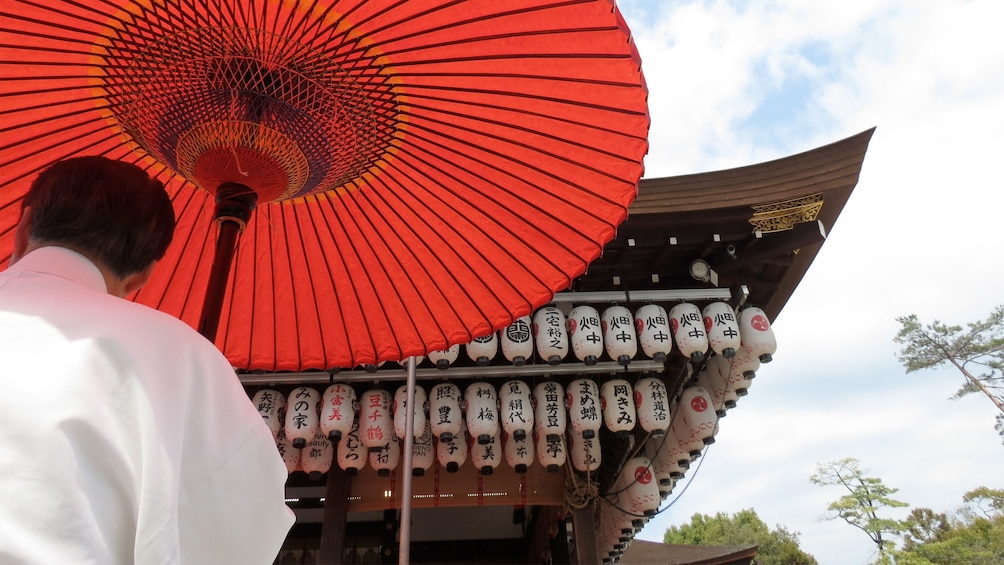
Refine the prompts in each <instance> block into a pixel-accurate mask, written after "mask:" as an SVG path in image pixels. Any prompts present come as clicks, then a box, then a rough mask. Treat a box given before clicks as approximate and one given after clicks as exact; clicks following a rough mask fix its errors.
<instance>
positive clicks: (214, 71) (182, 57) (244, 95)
mask: <svg viewBox="0 0 1004 565" xmlns="http://www.w3.org/2000/svg"><path fill="white" fill-rule="evenodd" d="M164 12H165V9H164V7H163V6H161V5H159V4H158V3H152V5H151V6H149V7H144V8H141V11H140V12H139V13H137V14H132V15H131V17H132V18H133V21H131V22H120V21H119V20H115V24H114V25H113V26H112V27H111V28H109V29H108V30H107V34H106V40H107V43H108V44H107V45H106V46H104V49H103V50H102V53H101V56H102V57H103V58H104V59H105V61H104V64H102V65H99V66H98V67H97V69H98V70H97V71H95V72H96V73H100V76H98V77H97V78H98V81H99V83H100V84H101V86H102V87H103V91H104V93H105V97H104V101H103V102H106V103H107V106H108V109H109V111H110V112H111V115H112V117H113V118H114V119H115V120H117V121H118V122H119V123H120V125H121V126H122V129H123V130H124V131H125V132H126V133H127V134H128V135H129V136H130V137H131V138H132V140H133V141H134V142H136V143H137V144H139V145H140V146H141V147H142V148H143V149H145V150H146V151H147V152H148V153H150V154H151V155H152V156H154V157H155V158H157V159H158V160H160V161H161V162H163V163H166V164H168V165H169V166H170V167H171V168H172V169H174V171H175V172H176V173H178V174H180V175H181V176H183V177H184V178H186V179H187V180H189V181H191V182H193V183H195V184H196V185H198V186H200V187H202V188H204V189H206V190H208V191H210V192H213V193H215V192H216V191H217V188H218V187H219V186H220V185H221V184H223V183H227V182H236V183H240V184H243V185H246V186H248V187H250V188H252V189H253V190H254V191H255V192H256V193H257V194H258V196H259V201H260V202H272V201H278V200H285V199H289V198H296V197H300V196H306V195H310V194H316V193H319V192H324V191H331V190H339V189H341V190H346V189H350V188H351V187H353V186H354V184H353V181H354V180H355V179H357V178H358V177H360V176H362V175H363V174H365V173H366V172H368V171H371V170H373V169H374V167H377V166H378V165H379V163H380V162H381V161H383V160H387V159H389V158H390V155H391V149H392V142H393V141H394V139H395V133H396V132H397V131H398V130H399V129H400V128H399V111H398V110H399V109H398V104H397V100H396V97H397V94H396V92H395V91H394V89H393V86H392V84H393V81H391V80H388V77H387V76H384V74H383V70H382V67H380V66H379V65H375V64H373V63H374V58H373V56H367V55H366V53H367V52H368V51H369V50H366V49H357V50H352V51H349V52H347V53H337V54H336V53H333V52H330V51H325V47H324V45H325V44H320V43H318V41H319V39H318V38H317V37H310V36H307V35H305V32H304V31H303V30H299V31H298V30H290V32H291V33H290V34H289V37H280V36H279V35H276V34H274V33H270V32H268V31H265V30H262V29H253V28H250V27H236V26H224V25H215V26H213V25H209V24H208V23H207V24H206V25H205V27H194V28H193V27H190V26H191V25H192V22H190V21H184V20H183V19H180V18H177V17H175V16H171V17H168V16H167V14H166V13H164ZM140 20H142V22H140ZM140 24H142V25H140ZM182 24H184V25H185V27H179V26H181V25H182ZM151 30H158V31H157V33H152V31H151ZM315 33H316V30H315Z"/></svg>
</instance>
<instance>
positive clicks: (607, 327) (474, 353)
mask: <svg viewBox="0 0 1004 565" xmlns="http://www.w3.org/2000/svg"><path fill="white" fill-rule="evenodd" d="M674 344H675V350H676V351H677V352H679V353H680V354H681V355H683V356H684V357H687V358H689V359H692V360H694V361H697V362H700V361H701V360H702V359H703V357H704V355H705V354H706V353H707V352H708V351H709V350H710V351H712V352H714V353H715V354H718V355H723V356H725V357H731V354H732V352H734V351H736V350H738V349H739V348H740V347H747V348H749V349H751V350H755V351H756V354H757V355H758V356H761V355H762V356H766V357H767V358H769V356H770V355H772V354H773V353H774V349H776V347H777V343H776V341H775V339H774V334H773V331H772V330H771V327H770V323H769V321H768V320H767V316H766V314H765V313H764V312H763V310H761V309H760V308H757V307H755V306H747V307H745V308H742V309H741V310H740V311H739V312H738V313H736V311H735V310H734V309H733V308H732V306H731V305H729V304H728V303H726V302H712V303H709V304H708V305H707V306H705V307H704V308H703V309H701V308H698V306H697V305H695V304H692V303H689V302H683V303H679V304H676V305H675V306H673V307H671V308H670V309H669V311H667V310H666V309H665V308H664V307H663V306H661V305H659V304H646V305H644V306H641V307H640V308H638V309H637V310H636V311H635V312H634V313H632V312H631V311H630V310H629V309H628V308H627V307H626V306H621V305H612V306H608V307H606V308H604V309H603V311H602V313H601V312H600V311H598V310H597V309H596V308H594V307H593V306H590V305H588V304H581V305H578V306H575V307H574V308H572V309H571V311H569V312H568V315H567V316H566V315H565V313H564V312H563V311H562V310H561V309H560V308H558V307H556V306H545V307H543V308H540V309H539V310H537V311H536V312H534V314H533V316H529V315H528V316H523V317H521V318H518V319H516V320H515V321H514V322H513V323H512V324H510V325H509V326H507V327H505V328H503V329H501V330H499V331H498V332H493V333H491V334H489V335H487V336H483V337H480V338H476V339H474V340H473V341H471V342H470V343H467V344H465V345H463V346H461V345H454V346H452V347H450V348H448V349H445V350H441V351H433V352H431V353H430V354H429V356H428V359H429V361H430V362H431V363H432V364H433V365H435V366H436V367H439V368H440V369H446V368H448V367H450V366H451V365H452V364H453V363H455V362H456V361H457V359H458V358H459V357H460V351H461V347H463V349H464V351H465V352H466V355H467V357H468V358H469V359H470V360H471V361H473V362H475V363H476V364H477V365H488V364H490V363H491V362H492V361H493V360H495V359H496V358H497V357H498V355H499V353H500V352H501V354H502V356H503V357H504V358H505V359H506V360H507V361H509V362H510V363H512V364H513V365H517V366H519V365H523V364H525V363H526V362H527V361H528V360H529V359H531V358H532V357H533V354H534V351H535V350H536V352H537V355H538V356H539V358H540V359H542V360H543V361H544V362H546V363H548V364H551V365H557V364H560V363H561V362H562V361H564V360H565V359H567V358H568V355H569V352H571V354H572V356H573V357H574V358H575V359H576V360H578V361H581V362H583V363H585V364H586V365H593V364H595V363H596V362H597V361H598V360H599V359H600V358H601V357H602V356H603V355H604V354H606V356H607V357H608V358H610V359H611V360H614V361H617V362H618V363H620V364H622V365H627V364H628V363H630V362H631V360H632V359H634V358H635V357H636V356H637V355H638V352H639V350H640V351H641V352H642V354H644V355H645V356H646V357H648V358H649V359H654V360H657V361H664V360H665V359H666V358H667V356H668V355H669V354H670V353H671V352H672V351H673V350H674ZM423 360H424V358H420V359H419V360H418V362H419V363H420V362H422V361H423ZM381 365H382V364H381ZM379 366H380V365H376V366H371V367H373V368H377V367H379Z"/></svg>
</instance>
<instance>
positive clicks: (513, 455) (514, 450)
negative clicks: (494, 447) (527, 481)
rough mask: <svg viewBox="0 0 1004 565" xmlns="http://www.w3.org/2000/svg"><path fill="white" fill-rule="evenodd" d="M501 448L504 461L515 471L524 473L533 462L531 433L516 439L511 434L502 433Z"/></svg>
mask: <svg viewBox="0 0 1004 565" xmlns="http://www.w3.org/2000/svg"><path fill="white" fill-rule="evenodd" d="M502 449H503V451H504V453H505V460H506V463H507V464H508V465H509V466H510V467H512V468H513V470H514V471H516V472H517V473H519V474H521V475H522V474H523V473H526V471H527V469H529V468H530V465H532V464H533V457H534V449H533V433H532V432H531V433H530V434H527V435H526V436H524V437H523V439H516V438H514V437H513V436H512V434H509V433H503V434H502Z"/></svg>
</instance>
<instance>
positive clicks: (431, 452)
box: [411, 422, 436, 477]
mask: <svg viewBox="0 0 1004 565" xmlns="http://www.w3.org/2000/svg"><path fill="white" fill-rule="evenodd" d="M435 459H436V452H435V447H434V446H433V445H432V430H431V429H430V427H429V423H428V422H426V423H425V428H424V429H423V430H422V435H420V436H419V437H418V438H417V439H416V440H415V442H414V443H412V444H411V474H412V475H414V476H416V477H421V476H423V475H425V472H426V471H428V470H429V468H430V467H432V464H433V463H434V462H435Z"/></svg>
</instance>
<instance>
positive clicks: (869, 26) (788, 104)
mask: <svg viewBox="0 0 1004 565" xmlns="http://www.w3.org/2000/svg"><path fill="white" fill-rule="evenodd" d="M620 6H621V9H622V11H623V12H624V13H625V16H626V17H627V19H628V23H629V24H630V25H631V27H632V30H633V32H634V34H635V37H636V42H637V44H638V48H639V51H640V53H641V56H642V60H643V70H644V72H645V75H646V80H647V82H648V85H649V91H650V98H649V100H650V112H651V116H652V129H651V136H650V142H651V150H650V152H649V157H648V158H647V160H646V169H647V172H646V176H649V177H658V176H667V175H673V174H684V173H691V172H701V171H709V170H715V169H720V168H726V167H735V166H742V165H746V164H751V163H755V162H760V161H763V160H767V159H773V158H777V157H781V156H784V155H788V154H792V153H796V152H800V151H803V150H807V149H811V148H813V147H816V146H819V145H823V144H826V143H830V142H833V141H836V140H838V139H840V138H843V137H846V136H849V135H853V134H855V133H858V132H860V131H863V130H865V129H867V128H870V127H872V126H877V130H876V133H875V136H874V137H873V139H872V142H871V144H870V147H869V150H868V153H867V155H866V157H865V166H864V170H863V171H862V175H861V179H860V182H859V184H858V187H857V188H856V190H855V193H854V195H853V196H852V197H851V199H850V201H849V202H848V204H847V206H846V207H845V208H844V211H843V212H842V214H841V216H840V218H839V219H838V221H837V223H836V225H835V226H831V227H830V230H829V238H828V241H827V242H826V244H825V245H824V246H823V249H822V251H821V252H820V254H819V255H818V256H817V258H816V260H815V262H814V263H813V265H812V267H811V268H810V270H809V273H808V274H807V276H806V277H805V279H804V280H803V281H802V283H801V284H800V286H799V288H798V289H797V290H796V292H795V294H794V295H793V296H792V298H791V300H790V301H789V302H788V304H787V305H786V307H785V309H784V311H783V312H782V314H781V316H780V317H779V318H778V320H777V321H776V322H777V323H776V325H775V331H776V332H777V334H778V342H779V351H778V354H777V356H776V359H775V361H774V363H772V364H770V365H766V366H764V367H763V368H762V369H761V371H760V373H759V376H758V377H757V379H756V381H754V384H753V386H752V388H751V389H750V396H749V397H747V398H745V399H743V400H741V401H740V404H739V407H738V408H737V409H736V410H734V411H733V412H732V413H730V414H729V415H728V416H727V417H726V418H725V419H724V420H722V428H721V431H720V433H719V435H718V441H717V443H715V444H714V445H713V446H712V447H711V450H710V451H709V452H708V455H707V457H706V460H705V462H704V463H702V467H701V469H700V470H699V471H698V472H697V475H696V479H695V480H694V482H693V484H692V485H691V486H690V487H689V488H688V490H687V491H686V493H685V494H684V495H683V496H682V497H681V498H680V500H679V501H678V502H677V503H676V504H675V505H674V506H673V507H671V508H670V509H669V510H667V511H666V512H664V513H663V514H662V515H661V516H660V517H659V518H657V519H656V520H654V521H653V523H652V524H650V525H649V526H648V527H647V528H646V529H645V531H644V532H643V533H642V534H641V538H642V539H661V537H662V533H663V531H664V530H665V528H666V527H668V526H669V525H671V524H681V523H685V522H687V521H688V520H689V517H690V515H691V514H693V513H695V512H701V513H705V514H714V513H716V512H719V511H726V512H735V511H738V510H740V509H742V508H749V507H752V508H754V509H755V510H757V512H758V513H759V514H760V516H761V518H763V519H764V521H765V522H767V523H768V524H769V525H772V526H773V525H776V524H783V525H784V526H785V527H787V528H789V529H791V530H796V531H799V532H801V540H802V546H803V548H804V549H806V550H807V551H809V552H811V553H813V554H814V555H815V556H816V558H817V559H819V562H820V563H821V564H822V565H837V564H845V563H847V564H851V563H854V564H858V563H863V562H866V561H868V560H869V559H870V558H871V554H872V551H873V550H872V546H871V545H870V542H869V541H868V539H867V537H865V535H864V534H863V533H861V532H860V531H858V530H856V529H854V528H852V527H851V526H848V525H846V524H843V523H836V522H820V521H819V520H818V517H819V516H820V515H822V514H823V513H825V509H826V505H827V504H828V503H829V501H831V500H835V499H836V498H837V497H838V496H840V493H839V492H837V491H836V490H833V491H829V490H828V489H823V488H820V487H816V486H813V485H810V484H809V482H808V477H809V475H810V474H811V473H812V472H813V470H814V468H815V465H816V463H818V462H823V461H827V460H832V459H839V458H842V457H856V458H858V459H859V460H860V461H861V465H862V467H864V468H865V469H868V470H869V472H870V475H871V476H875V477H879V478H881V479H882V480H883V481H884V482H886V484H887V485H889V486H892V487H895V488H899V489H900V491H899V493H897V495H898V496H899V497H900V499H901V500H905V501H907V502H909V503H910V504H911V505H913V506H927V507H930V508H932V509H934V510H937V511H948V510H952V509H954V508H955V507H957V506H958V505H959V504H960V502H961V496H962V494H963V493H964V492H965V491H966V490H969V489H972V488H974V487H976V486H980V485H986V486H991V487H996V488H1002V487H1004V483H1001V481H1000V478H999V477H1001V476H1004V448H1002V447H1001V445H1000V438H999V437H998V436H997V435H996V434H995V433H994V431H993V418H994V408H993V406H992V405H991V404H990V403H989V402H988V401H987V400H986V399H985V398H980V397H977V396H971V397H967V398H964V399H962V400H957V401H951V400H948V397H949V396H950V395H951V394H952V393H953V392H954V391H955V390H956V389H957V388H958V386H959V384H960V380H959V376H958V375H957V374H954V373H953V371H952V370H949V369H943V370H937V371H926V372H921V373H916V374H910V375H907V374H905V372H904V370H903V369H902V367H901V366H900V365H899V364H898V362H897V361H896V359H895V352H896V350H897V346H896V344H895V343H893V341H892V338H893V337H894V336H895V333H896V330H897V329H898V324H897V323H896V321H895V318H896V317H898V316H902V315H906V314H910V313H916V314H918V315H919V316H920V317H921V319H922V320H924V321H932V320H933V319H941V320H943V321H946V322H951V323H964V322H968V321H975V320H977V319H980V318H983V317H985V316H986V314H988V313H989V311H990V310H991V309H992V308H993V307H994V306H996V305H998V304H1002V303H1004V260H1002V259H1001V256H1002V251H1001V249H1002V248H1004V230H1002V229H1001V225H1002V221H1001V219H1000V218H1001V210H1002V209H1004V186H1002V185H1004V182H1002V180H1001V173H1000V170H999V165H998V162H999V161H1000V159H1001V156H1000V154H1001V150H1002V148H1004V111H1002V108H1004V42H1000V41H994V40H993V39H991V38H993V37H996V29H995V28H996V27H998V26H999V22H1001V21H1004V3H1001V2H998V1H996V0H972V1H968V2H963V1H955V2H947V1H946V2H942V1H933V0H929V1H920V2H917V1H907V0H888V1H871V0H869V1H864V0H862V1H857V2H840V3H821V2H812V3H807V2H801V1H797V0H790V1H770V2H758V3H745V2H726V1H705V2H701V1H688V2H658V1H649V2H640V1H625V2H621V3H620ZM678 488H679V487H678ZM674 496H675V495H674Z"/></svg>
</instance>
